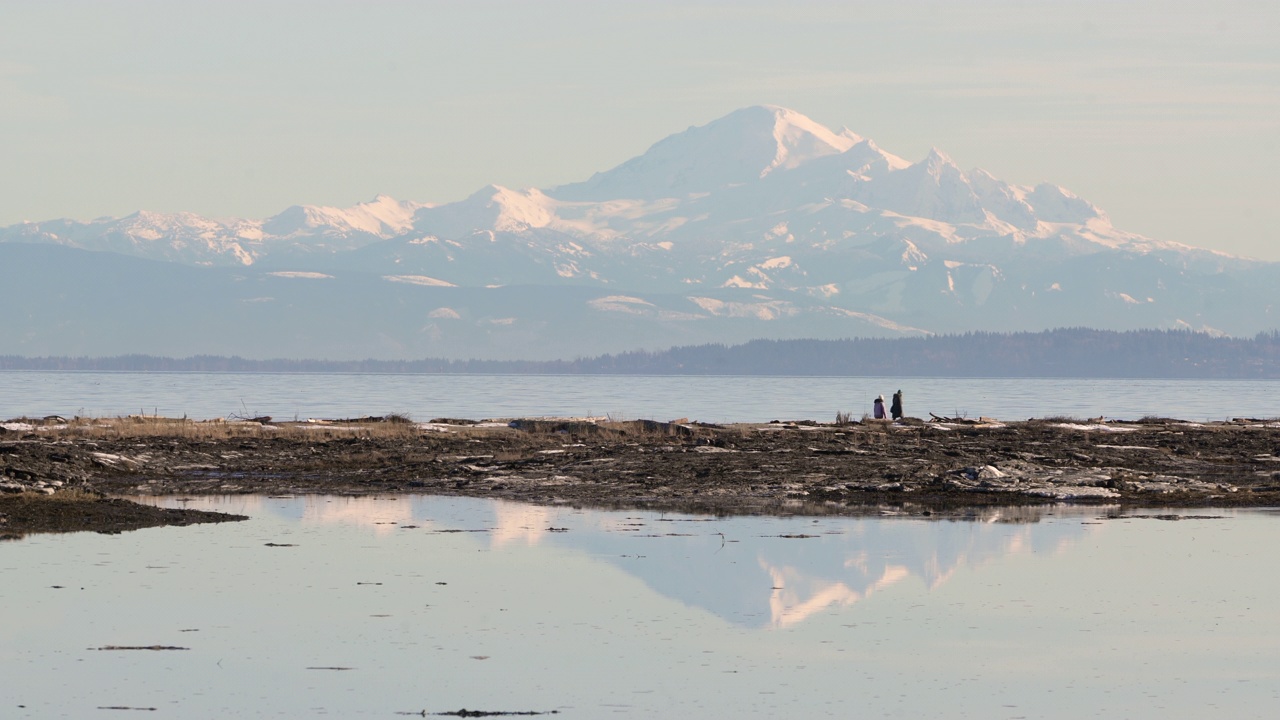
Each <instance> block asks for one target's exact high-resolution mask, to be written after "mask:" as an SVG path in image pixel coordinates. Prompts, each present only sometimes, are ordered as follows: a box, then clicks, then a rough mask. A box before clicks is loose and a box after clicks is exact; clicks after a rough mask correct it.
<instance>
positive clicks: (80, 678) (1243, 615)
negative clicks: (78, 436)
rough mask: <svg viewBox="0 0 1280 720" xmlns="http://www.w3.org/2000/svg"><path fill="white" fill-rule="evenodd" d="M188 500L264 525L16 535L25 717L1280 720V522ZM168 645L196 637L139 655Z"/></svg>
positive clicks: (1221, 516) (13, 691)
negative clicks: (704, 513)
mask: <svg viewBox="0 0 1280 720" xmlns="http://www.w3.org/2000/svg"><path fill="white" fill-rule="evenodd" d="M159 502H163V503H165V504H169V505H174V504H177V503H178V502H179V501H177V500H164V501H159ZM185 504H186V505H188V506H194V507H202V508H209V509H220V510H229V511H233V512H240V513H245V514H248V515H250V516H251V517H252V519H251V520H249V521H248V522H245V523H228V524H224V525H204V526H193V527H187V528H156V529H151V530H142V531H138V532H131V533H125V534H122V535H115V536H102V535H95V534H91V533H81V534H75V535H64V536H51V535H43V536H31V537H29V538H27V539H24V540H19V541H10V542H4V543H0V607H3V608H4V612H2V613H0V716H2V717H5V718H54V717H68V718H84V717H98V716H104V717H105V716H108V715H110V716H112V717H115V716H120V715H124V716H133V715H139V714H141V715H147V716H152V715H154V716H156V717H180V718H251V717H290V718H298V717H344V718H346V717H379V718H391V717H396V716H398V715H400V716H405V715H410V714H413V715H419V714H420V713H422V712H423V711H426V713H428V714H434V713H439V712H444V711H456V710H459V709H462V708H467V709H470V710H485V711H550V710H557V711H559V713H560V714H559V715H558V716H557V717H564V718H601V717H617V716H622V717H636V718H668V717H685V718H711V719H717V718H746V717H761V718H777V717H788V718H820V717H822V718H825V717H832V718H849V717H895V718H925V717H927V718H961V717H971V718H1082V717H1090V718H1196V719H1199V718H1207V717H1224V718H1225V717H1229V718H1270V717H1274V712H1275V709H1276V707H1280V613H1276V612H1275V610H1274V599H1275V598H1276V597H1280V574H1277V573H1275V572H1272V571H1270V568H1271V567H1272V565H1273V564H1274V561H1273V557H1272V556H1273V554H1274V553H1273V551H1272V549H1273V548H1275V547H1276V545H1277V542H1278V541H1280V517H1277V516H1276V515H1274V514H1273V513H1267V512H1260V511H1252V512H1237V511H1210V510H1197V511H1195V512H1194V513H1183V515H1184V516H1187V517H1185V519H1182V520H1180V521H1177V522H1171V521H1169V520H1168V519H1167V516H1166V519H1157V517H1154V513H1151V512H1141V511H1137V512H1127V513H1124V514H1122V515H1123V517H1120V518H1112V519H1107V518H1106V517H1105V516H1106V515H1108V514H1109V513H1108V509H1107V508H1092V509H1066V508H1037V509H1026V508H1024V509H1016V510H984V511H981V513H980V514H979V515H978V517H977V518H975V521H972V522H959V521H945V520H944V521H928V520H921V519H902V518H886V517H875V518H819V519H814V518H710V517H693V516H682V515H672V514H656V513H646V512H595V511H584V510H575V509H570V508H558V507H537V506H530V505H523V504H518V503H510V502H494V501H488V500H478V499H458V498H432V497H411V496H403V497H384V498H337V497H306V498H269V497H261V496H240V497H234V498H221V499H219V498H200V499H196V500H189V501H187V502H186V503H185ZM1112 512H1114V511H1112ZM1162 512H1163V511H1162ZM153 645H159V646H171V647H177V648H185V649H181V650H137V649H134V650H128V649H113V647H114V648H120V647H122V646H123V647H134V648H136V647H147V646H153ZM130 709H132V710H133V711H134V712H130ZM138 711H141V712H138Z"/></svg>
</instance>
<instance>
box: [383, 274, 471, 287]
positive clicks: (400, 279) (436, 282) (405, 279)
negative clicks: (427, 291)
mask: <svg viewBox="0 0 1280 720" xmlns="http://www.w3.org/2000/svg"><path fill="white" fill-rule="evenodd" d="M382 279H383V280H387V281H390V282H397V283H407V284H409V285H423V286H426V287H458V286H457V285H454V284H453V283H451V282H448V281H447V280H440V279H437V278H433V277H427V276H426V275H383V276H382Z"/></svg>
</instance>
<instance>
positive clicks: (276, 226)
mask: <svg viewBox="0 0 1280 720" xmlns="http://www.w3.org/2000/svg"><path fill="white" fill-rule="evenodd" d="M425 207H429V206H428V205H426V204H423V203H413V202H400V201H398V200H395V199H394V198H390V197H387V196H385V195H379V196H378V197H377V198H375V199H374V200H373V201H371V202H366V203H360V204H358V205H355V206H354V207H350V208H346V209H340V208H334V207H324V206H316V205H295V206H293V207H291V208H288V209H286V210H284V211H283V212H281V213H279V214H278V215H274V216H272V217H270V218H267V219H265V220H244V219H239V218H236V219H230V220H214V219H210V218H206V217H202V216H200V215H196V214H194V213H189V212H177V213H158V212H151V211H147V210H142V211H139V212H136V213H134V214H132V215H128V216H126V217H123V218H118V219H117V218H98V219H96V220H90V221H88V222H78V221H75V220H51V221H48V222H40V223H22V224H20V225H13V226H10V227H8V228H5V229H3V230H0V242H45V243H53V244H57V245H65V246H68V247H74V248H79V249H82V250H95V251H104V252H115V253H120V254H123V255H132V256H135V257H143V258H147V259H151V260H163V261H168V262H178V263H183V264H188V265H246V266H247V265H253V264H254V263H255V262H257V261H259V260H260V259H262V258H264V257H266V256H268V255H270V254H273V253H274V254H279V255H289V254H293V253H297V252H316V251H328V252H338V251H343V250H353V249H355V248H358V247H362V246H363V245H366V244H368V243H371V242H376V241H378V240H385V239H387V238H391V237H395V236H397V235H400V234H402V233H404V232H405V231H407V230H409V229H410V228H411V227H412V224H413V214H414V213H415V212H417V211H418V210H420V209H422V208H425Z"/></svg>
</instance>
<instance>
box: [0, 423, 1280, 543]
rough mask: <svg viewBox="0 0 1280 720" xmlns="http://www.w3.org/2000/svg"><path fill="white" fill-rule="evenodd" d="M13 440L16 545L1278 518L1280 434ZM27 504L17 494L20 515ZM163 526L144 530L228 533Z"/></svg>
mask: <svg viewBox="0 0 1280 720" xmlns="http://www.w3.org/2000/svg"><path fill="white" fill-rule="evenodd" d="M3 427H4V428H5V431H4V433H3V434H0V531H4V532H7V533H10V534H12V533H21V532H27V531H36V530H41V529H44V530H48V529H55V530H56V529H62V530H71V529H106V530H108V531H109V530H111V529H112V528H113V527H116V526H113V525H110V524H107V521H106V520H101V519H99V520H95V519H94V514H93V513H90V512H87V511H86V512H71V511H68V510H67V509H66V507H65V506H59V505H57V504H54V503H49V504H48V507H50V508H60V509H58V510H57V512H58V513H60V514H61V517H62V518H63V519H62V520H61V521H59V520H58V519H57V518H56V517H55V518H52V519H51V518H50V517H43V518H41V517H40V515H41V514H40V511H39V510H33V509H32V508H33V507H38V505H39V499H38V497H37V496H39V495H47V496H48V498H50V499H51V500H52V499H56V498H59V497H60V496H64V495H65V494H66V493H67V492H69V491H75V492H76V493H79V494H80V495H79V497H80V500H81V501H82V502H87V499H88V498H100V502H108V499H109V498H112V497H114V498H119V497H121V496H136V495H196V494H198V495H225V494H237V493H263V494H304V493H326V494H348V495H350V494H355V495H371V494H385V493H423V494H439V495H466V496H475V497H489V498H503V499H509V500H520V501H526V502H534V503H544V504H545V503H550V504H571V505H581V506H591V507H604V508H645V509H653V510H671V511H682V512H694V513H715V514H726V515H727V514H762V513H768V514H824V515H826V514H848V515H855V514H863V513H866V512H868V508H876V509H877V510H876V511H883V510H884V509H885V508H891V509H895V510H896V511H900V512H903V513H907V514H911V513H919V514H934V513H945V512H954V511H957V510H959V509H964V508H971V507H975V506H989V505H1028V504H1044V503H1057V502H1069V503H1090V504H1108V505H1117V504H1118V505H1125V506H1151V507H1159V506H1165V507H1196V506H1200V507H1204V506H1214V507H1227V506H1277V505H1280V456H1277V455H1276V453H1277V452H1280V422H1277V421H1274V420H1252V419H1240V420H1236V421H1232V422H1222V423H1191V422H1183V421H1179V420H1172V419H1150V418H1149V419H1144V420H1141V421H1135V422H1117V421H1111V422H1104V421H1102V420H1101V419H1098V420H1093V421H1081V420H1074V419H1036V420H1027V421H1018V422H998V421H989V420H986V419H983V420H982V421H969V420H963V419H951V420H946V419H943V420H940V421H930V422H924V421H920V420H914V419H907V420H904V421H900V422H895V423H888V422H875V421H865V422H851V423H842V424H834V423H818V422H813V421H800V422H773V423H767V424H741V425H727V426H717V425H706V424H700V423H689V422H680V421H677V422H654V421H648V420H638V421H628V422H618V421H610V420H600V419H516V420H500V421H484V422H475V421H470V420H453V419H444V418H441V419H437V420H435V421H432V422H428V423H414V422H408V421H407V420H406V419H404V418H396V417H393V418H362V419H358V420H336V421H327V422H305V423H272V422H271V421H270V419H268V418H258V419H256V421H240V422H223V421H204V422H192V421H186V420H177V419H166V418H151V417H145V418H136V417H135V418H115V419H109V420H108V419H102V420H72V421H67V420H63V419H62V418H50V419H45V420H40V421H31V420H20V421H10V422H8V423H5V424H4V425H3ZM6 492H7V493H8V495H7V496H6V494H5V493H6ZM17 498H23V500H22V501H21V502H22V510H21V511H20V512H19V511H18V510H17V509H16V508H17V507H18V506H17V505H15V503H16V502H18V500H17ZM33 498H34V499H33ZM102 507H106V506H102ZM149 510H155V509H154V508H150V509H149ZM50 512H53V510H51V511H50ZM110 514H111V513H103V515H104V517H109V516H110ZM118 514H119V512H117V515H118ZM163 515H164V513H159V514H153V517H152V518H151V520H149V521H146V522H152V521H154V522H152V524H166V523H168V522H181V523H185V522H207V521H210V520H217V519H219V518H210V517H203V516H201V515H199V514H188V515H185V516H184V515H181V514H174V515H172V516H171V518H169V519H165V518H164V517H163ZM205 515H209V514H205ZM227 519H231V518H227ZM117 521H118V518H117ZM139 521H140V522H141V520H140V519H139ZM113 522H116V521H113Z"/></svg>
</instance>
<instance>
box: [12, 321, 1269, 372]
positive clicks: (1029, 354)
mask: <svg viewBox="0 0 1280 720" xmlns="http://www.w3.org/2000/svg"><path fill="white" fill-rule="evenodd" d="M0 370H45V371H50V370H52V371H81V372H85V371H96V372H111V371H120V372H140V371H151V372H286V373H309V372H320V373H323V372H331V373H332V372H352V373H409V374H413V373H418V374H426V373H445V374H448V373H457V374H557V375H561V374H563V375H574V374H583V375H610V374H615V375H792V376H796V375H799V376H804V375H814V376H886V375H892V376H896V377H903V376H914V377H928V376H934V377H937V376H941V377H1082V378H1089V377H1134V378H1206V379H1208V378H1217V379H1228V378H1239V379H1263V378H1280V331H1272V332H1268V333H1260V334H1258V335H1256V336H1254V337H1253V338H1232V337H1222V336H1215V335H1210V334H1207V333H1200V332H1191V331H1185V330H1135V331H1127V332H1116V331H1109V330H1091V329H1087V328H1064V329H1057V330H1049V331H1045V332H1036V333H1030V332H1021V333H991V332H972V333H964V334H957V335H934V336H928V337H912V338H852V339H846V340H753V341H750V342H747V343H743V344H741V345H723V344H706V345H686V346H680V347H674V348H671V349H668V350H660V351H645V350H636V351H632V352H624V353H618V354H606V355H599V356H595V357H589V358H578V359H573V360H547V361H540V360H481V359H471V360H451V359H444V358H425V359H420V360H373V359H368V360H306V359H280V358H277V359H250V358H243V357H235V356H233V357H224V356H215V355H197V356H193V357H187V358H168V357H155V356H149V355H120V356H114V357H97V358H94V357H22V356H16V355H8V356H0Z"/></svg>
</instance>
